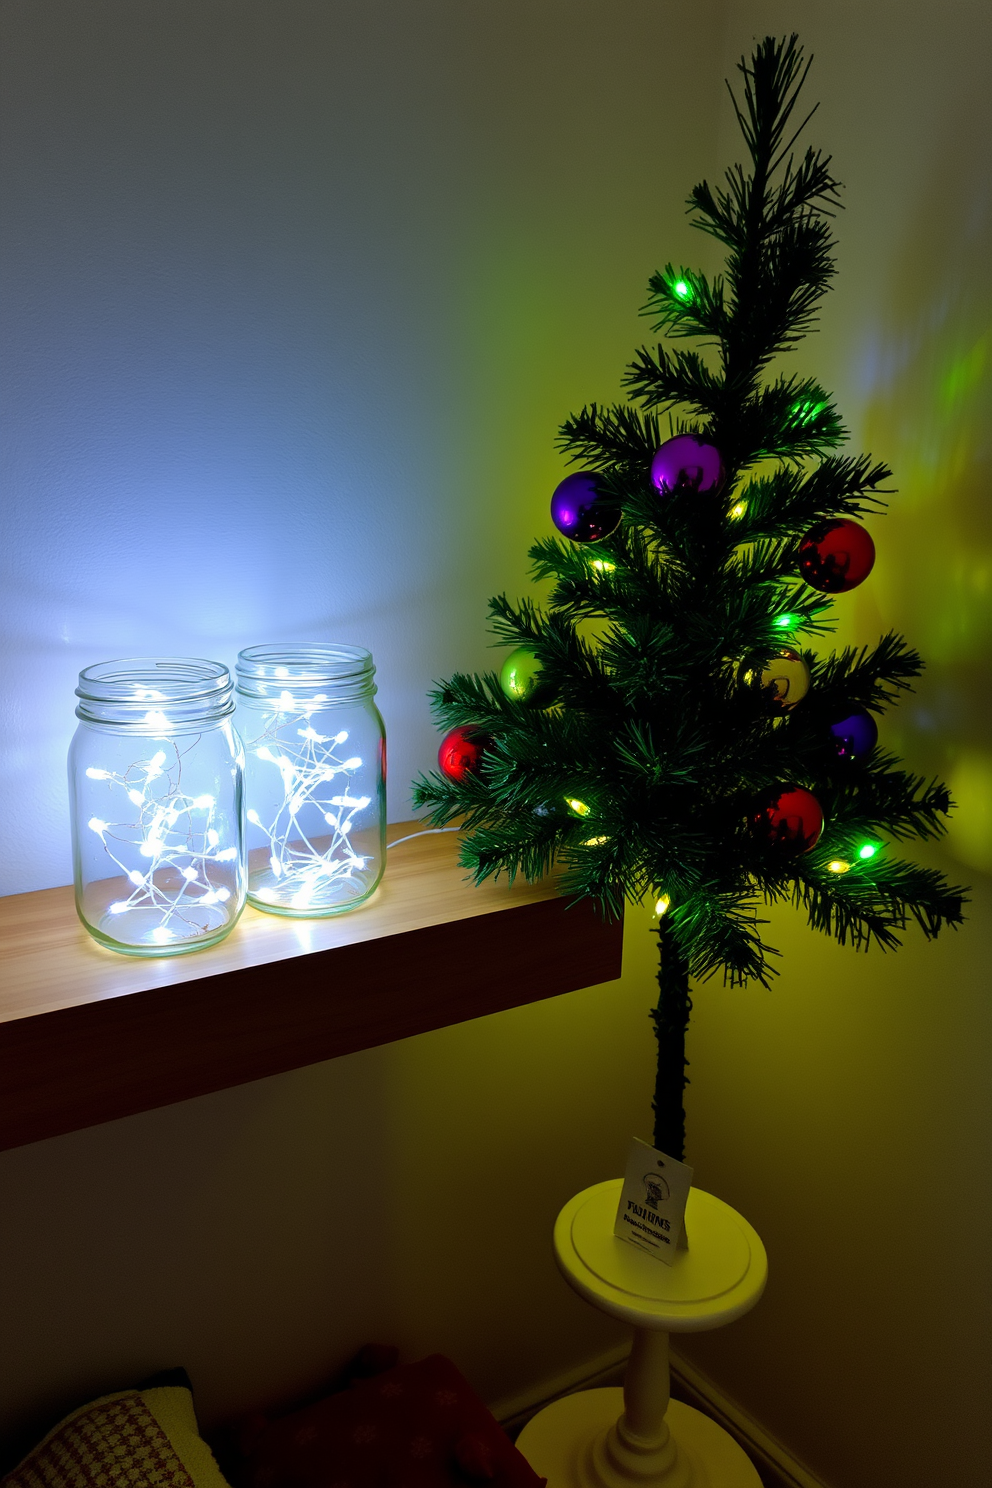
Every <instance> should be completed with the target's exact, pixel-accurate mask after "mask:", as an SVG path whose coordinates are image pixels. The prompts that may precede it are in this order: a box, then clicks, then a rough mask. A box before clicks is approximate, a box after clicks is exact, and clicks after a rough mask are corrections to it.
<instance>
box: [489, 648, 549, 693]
mask: <svg viewBox="0 0 992 1488" xmlns="http://www.w3.org/2000/svg"><path fill="white" fill-rule="evenodd" d="M543 672H544V669H543V667H542V666H541V663H540V661H539V660H538V658H537V655H536V653H535V652H534V650H533V648H532V647H530V646H518V647H517V649H516V650H515V651H511V652H510V654H509V656H508V657H507V658H506V660H505V661H504V663H503V665H502V667H501V668H500V673H499V685H500V687H502V689H503V691H504V692H505V693H506V695H507V697H508V698H512V699H513V701H514V702H517V703H535V704H540V703H541V702H543V701H544V700H545V699H546V698H547V697H548V695H549V693H550V691H551V689H550V688H549V686H548V684H547V682H545V681H543Z"/></svg>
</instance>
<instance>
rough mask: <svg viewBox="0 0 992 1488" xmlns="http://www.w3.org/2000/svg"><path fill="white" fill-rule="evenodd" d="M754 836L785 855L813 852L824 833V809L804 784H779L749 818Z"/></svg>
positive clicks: (793, 855) (764, 797)
mask: <svg viewBox="0 0 992 1488" xmlns="http://www.w3.org/2000/svg"><path fill="white" fill-rule="evenodd" d="M750 823H751V830H752V831H753V832H754V834H755V836H756V837H758V838H760V839H761V840H762V841H764V842H767V843H768V845H769V847H773V848H774V849H775V850H776V852H780V853H782V854H783V856H787V857H799V856H800V855H801V854H802V853H808V852H811V851H812V849H813V848H814V847H815V846H816V844H817V843H818V842H819V840H820V834H821V832H822V831H823V809H822V807H821V806H820V803H819V801H818V800H817V799H816V797H815V796H814V795H813V794H812V793H811V792H810V791H808V790H804V789H803V788H802V786H801V785H776V786H774V787H773V788H772V789H771V790H770V791H769V792H768V794H767V795H766V796H763V797H762V799H761V800H760V801H759V802H758V803H757V804H756V806H755V808H754V810H753V811H752V813H751V817H750Z"/></svg>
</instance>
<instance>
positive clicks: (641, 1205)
mask: <svg viewBox="0 0 992 1488" xmlns="http://www.w3.org/2000/svg"><path fill="white" fill-rule="evenodd" d="M691 1186H692V1168H690V1167H689V1166H688V1164H687V1163H683V1162H679V1161H678V1160H677V1159H676V1158H674V1157H669V1156H668V1154H667V1153H665V1152H659V1151H658V1149H657V1148H656V1147H649V1146H648V1144H647V1142H641V1141H640V1140H639V1139H638V1138H637V1137H635V1138H634V1140H633V1142H631V1144H630V1155H629V1157H628V1158H627V1172H626V1174H625V1176H624V1180H623V1190H622V1192H621V1194H620V1204H619V1207H618V1208H617V1218H616V1223H615V1224H614V1226H613V1233H614V1235H616V1236H617V1238H618V1239H620V1240H628V1241H629V1242H630V1244H631V1245H636V1246H638V1247H639V1248H640V1249H641V1250H646V1251H647V1252H648V1254H649V1255H653V1256H656V1257H657V1258H658V1260H659V1261H664V1262H665V1264H666V1265H668V1266H671V1265H672V1264H673V1263H674V1261H675V1253H676V1251H678V1250H686V1249H687V1248H688V1244H689V1241H688V1237H687V1235H686V1232H685V1206H686V1203H687V1201H688V1198H689V1189H690V1188H691Z"/></svg>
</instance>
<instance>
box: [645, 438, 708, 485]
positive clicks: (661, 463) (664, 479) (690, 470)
mask: <svg viewBox="0 0 992 1488" xmlns="http://www.w3.org/2000/svg"><path fill="white" fill-rule="evenodd" d="M725 474H726V472H725V471H724V468H723V456H722V455H721V454H720V451H719V450H718V449H717V447H716V445H715V444H707V443H706V441H705V440H704V439H697V438H696V436H695V434H676V436H675V438H674V439H666V441H665V443H664V444H663V445H662V446H661V449H660V450H658V452H657V453H656V455H655V457H654V459H653V460H652V461H651V479H652V481H653V482H654V484H655V486H656V487H657V488H658V490H659V491H660V492H661V494H662V495H663V496H674V495H678V494H679V493H680V492H682V491H691V492H694V493H695V494H696V495H705V494H707V493H708V492H711V491H719V489H720V487H721V486H722V485H723V482H724V478H725Z"/></svg>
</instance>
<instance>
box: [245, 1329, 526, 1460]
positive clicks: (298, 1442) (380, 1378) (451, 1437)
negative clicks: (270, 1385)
mask: <svg viewBox="0 0 992 1488" xmlns="http://www.w3.org/2000/svg"><path fill="white" fill-rule="evenodd" d="M244 1480H245V1485H246V1488H449V1485H451V1488H469V1485H471V1484H476V1485H478V1488H541V1484H542V1483H543V1482H544V1479H543V1478H539V1477H538V1476H537V1474H536V1473H535V1472H534V1470H533V1469H532V1468H531V1467H530V1466H529V1464H528V1463H527V1462H526V1461H525V1460H524V1458H523V1457H522V1456H521V1454H520V1453H519V1452H518V1451H517V1449H516V1447H515V1446H514V1445H513V1443H512V1442H511V1441H510V1439H509V1437H508V1436H507V1435H506V1434H505V1432H503V1431H502V1430H501V1429H500V1427H499V1426H498V1424H497V1423H496V1421H495V1420H494V1419H493V1417H492V1416H491V1415H490V1414H489V1412H488V1411H487V1410H486V1407H485V1406H484V1405H483V1403H482V1401H481V1400H480V1399H479V1397H478V1396H477V1395H476V1394H475V1392H474V1390H473V1389H472V1387H471V1385H470V1384H469V1383H468V1381H467V1380H466V1379H465V1378H464V1377H463V1376H462V1375H461V1374H459V1372H458V1370H457V1369H456V1368H455V1366H454V1364H452V1362H451V1360H450V1359H445V1358H444V1357H443V1356H442V1355H441V1354H432V1355H431V1357H430V1358H429V1359H421V1360H420V1362H419V1363H417V1364H401V1365H397V1366H396V1368H394V1369H387V1370H385V1371H384V1372H383V1373H382V1374H378V1375H376V1376H375V1378H373V1379H362V1380H359V1381H357V1382H356V1383H355V1384H353V1385H351V1386H350V1388H349V1389H347V1390H340V1391H338V1392H336V1393H335V1394H333V1395H328V1396H327V1397H326V1398H325V1399H324V1400H318V1401H317V1403H316V1404H315V1405H310V1406H307V1407H306V1408H305V1409H303V1410H299V1411H296V1412H295V1413H294V1414H293V1415H291V1416H286V1417H284V1418H283V1419H282V1420H279V1421H274V1422H272V1423H270V1424H269V1425H267V1426H265V1427H264V1429H262V1430H261V1431H260V1432H259V1434H258V1435H257V1436H256V1437H255V1439H254V1441H253V1442H252V1444H251V1446H250V1448H249V1449H248V1451H247V1453H246V1460H245V1471H244Z"/></svg>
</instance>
